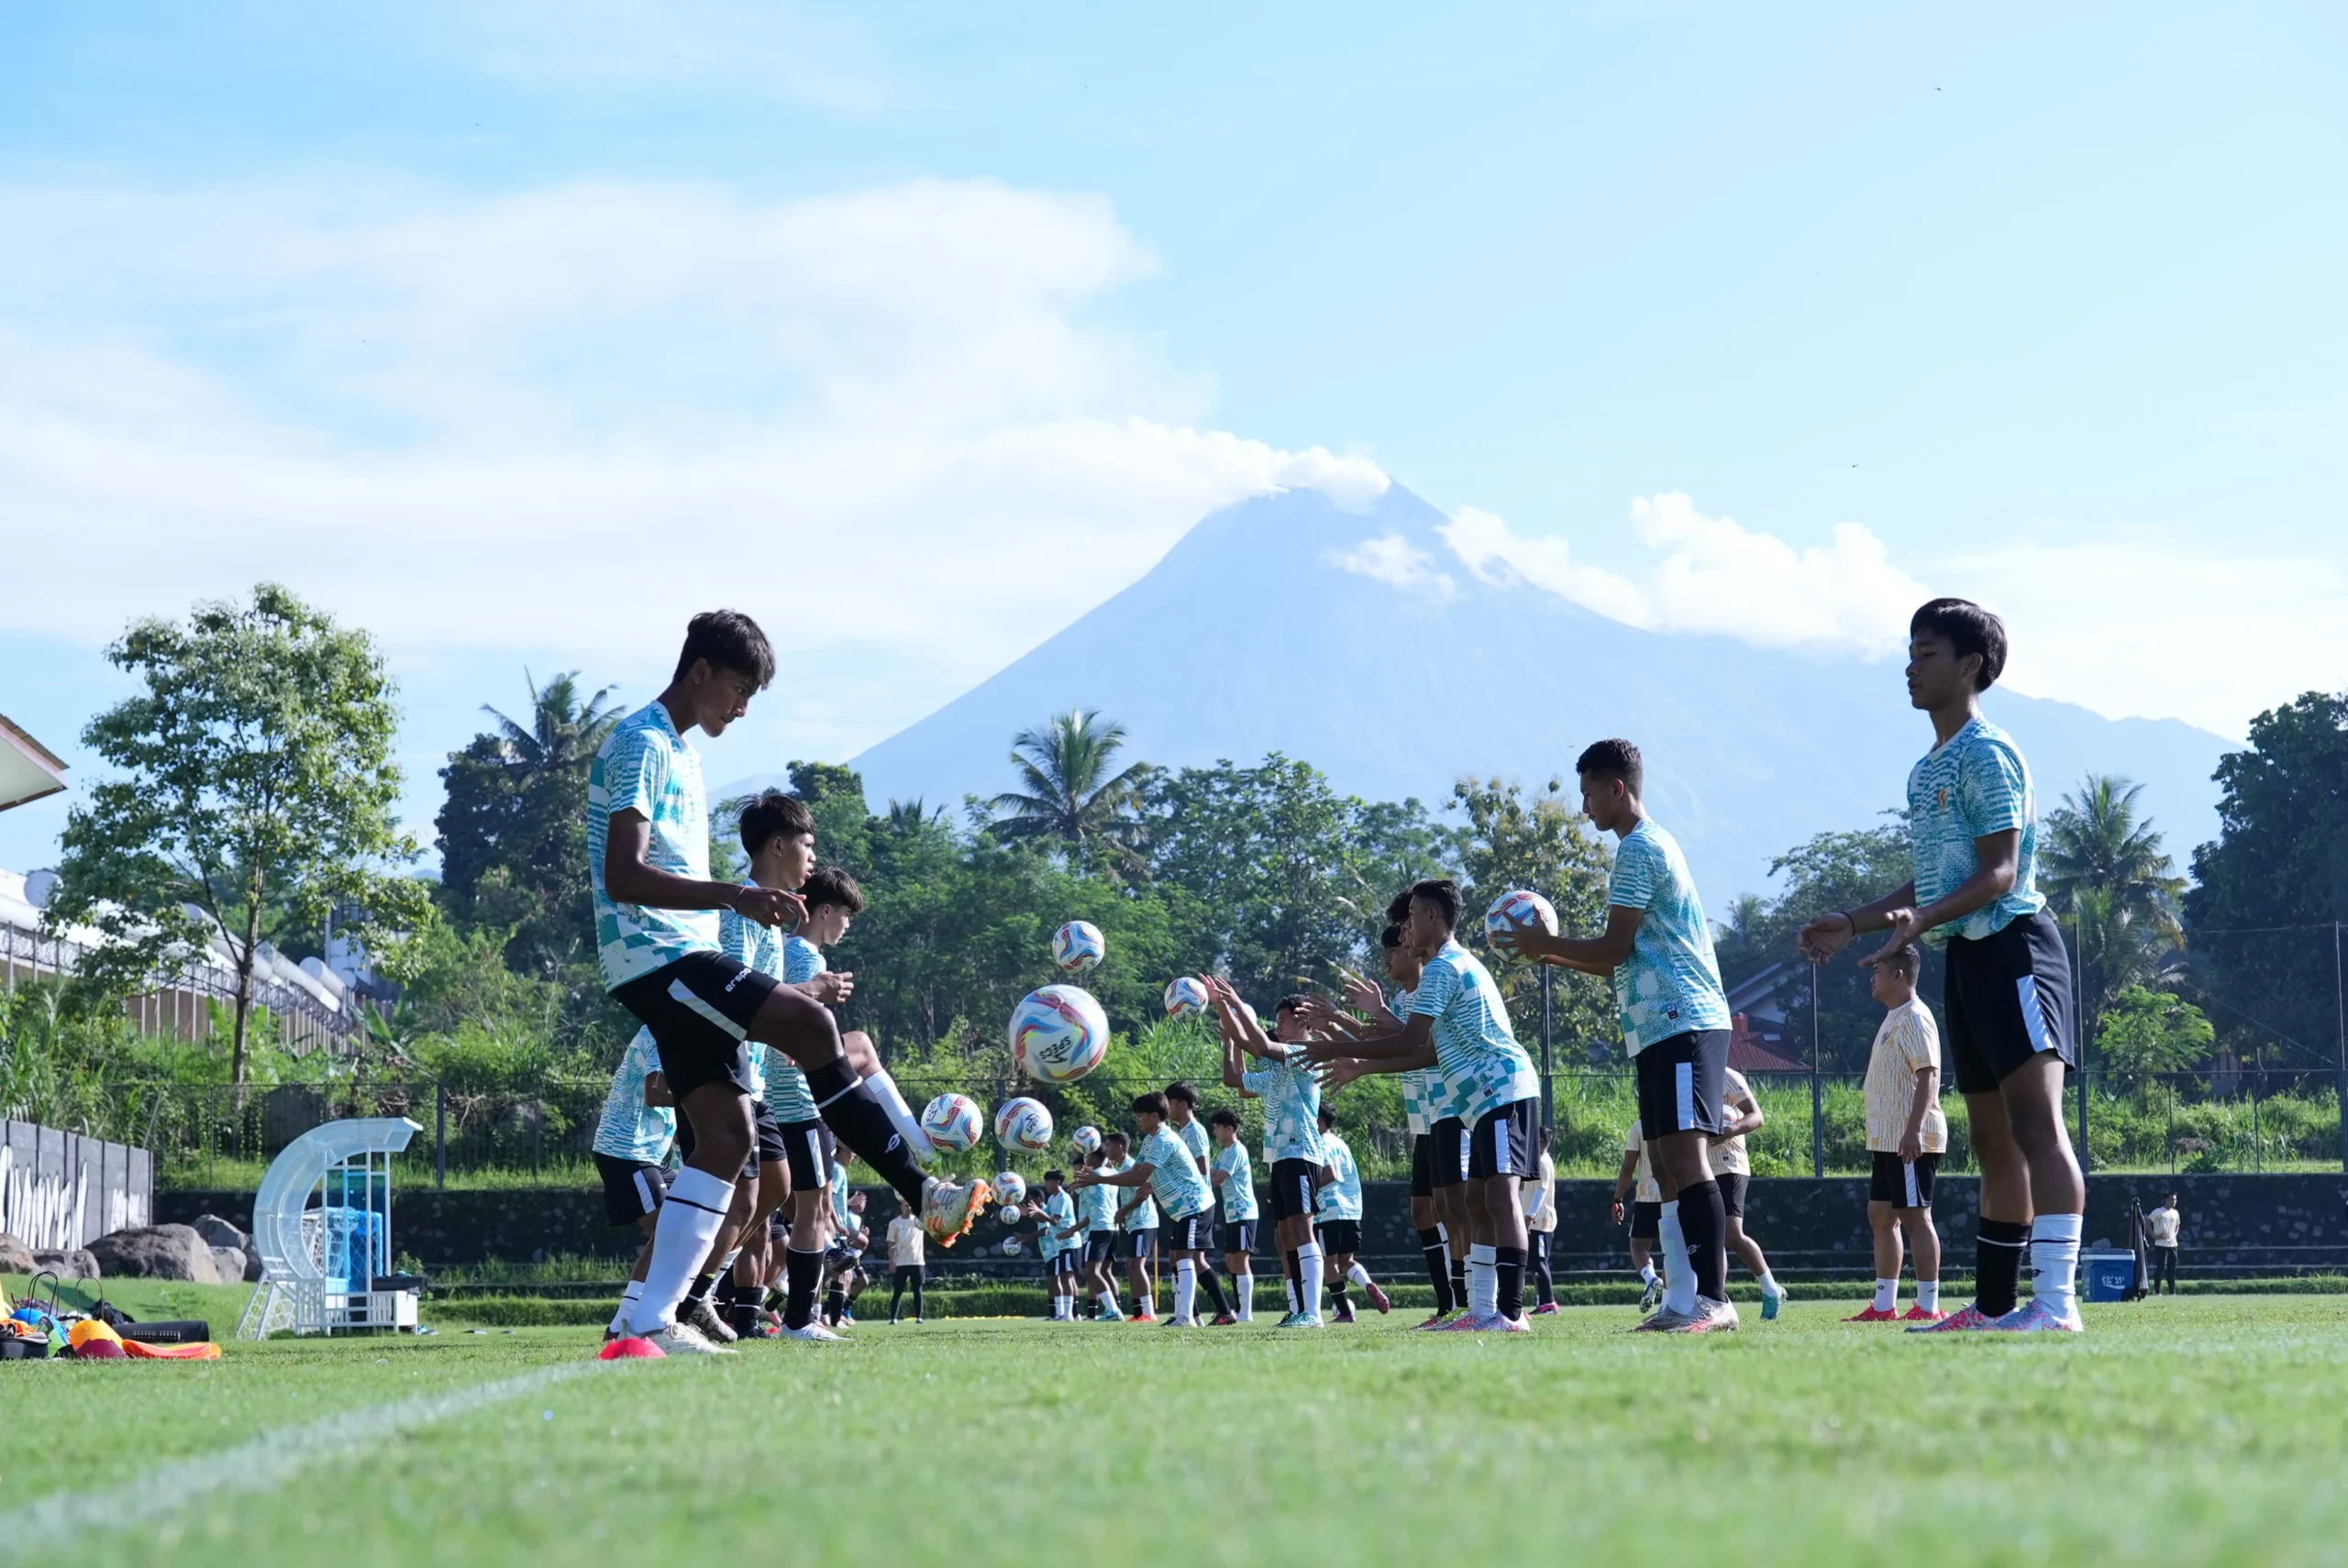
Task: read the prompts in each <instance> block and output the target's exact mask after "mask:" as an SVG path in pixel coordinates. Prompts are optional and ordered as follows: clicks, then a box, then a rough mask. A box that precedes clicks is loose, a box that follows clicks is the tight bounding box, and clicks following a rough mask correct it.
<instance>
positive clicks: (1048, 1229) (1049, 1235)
mask: <svg viewBox="0 0 2348 1568" xmlns="http://www.w3.org/2000/svg"><path fill="white" fill-rule="evenodd" d="M1027 1212H1028V1213H1029V1214H1030V1215H1031V1216H1033V1217H1034V1218H1036V1220H1041V1221H1042V1222H1043V1229H1042V1231H1040V1232H1038V1236H1037V1241H1038V1243H1039V1244H1040V1245H1042V1246H1043V1247H1044V1248H1045V1249H1046V1250H1045V1253H1044V1256H1045V1259H1046V1260H1047V1266H1048V1268H1049V1270H1050V1289H1051V1295H1052V1320H1053V1321H1055V1322H1061V1323H1072V1322H1074V1321H1075V1320H1076V1274H1077V1268H1078V1265H1079V1263H1080V1260H1081V1258H1082V1255H1083V1252H1084V1242H1083V1232H1082V1231H1081V1229H1080V1226H1079V1224H1078V1222H1077V1218H1076V1200H1075V1199H1074V1198H1070V1197H1069V1193H1068V1176H1067V1174H1066V1173H1065V1172H1061V1171H1046V1172H1045V1173H1044V1191H1043V1195H1042V1196H1041V1197H1031V1198H1029V1199H1028V1201H1027Z"/></svg>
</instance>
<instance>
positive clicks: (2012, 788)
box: [1908, 719, 2046, 941]
mask: <svg viewBox="0 0 2348 1568" xmlns="http://www.w3.org/2000/svg"><path fill="white" fill-rule="evenodd" d="M2016 828H2020V829H2021V858H2020V860H2019V861H2018V862H2017V863H2016V865H2015V868H2014V885H2013V886H2012V888H2010V889H2008V890H2007V892H2006V895H2005V897H2003V898H2001V899H1999V900H1998V901H1997V902H1995V903H1993V904H1988V905H1984V906H1983V907H1982V908H1980V909H1977V910H1976V911H1973V912H1972V913H1971V914H1969V915H1967V916H1966V917H1965V918H1964V919H1963V920H1961V921H1956V922H1952V923H1950V924H1948V925H1944V926H1941V927H1939V928H1938V929H1936V930H1934V931H1933V932H1929V933H1926V935H1927V938H1928V939H1930V938H1937V939H1939V940H1942V941H1945V940H1947V937H1948V936H1964V937H1969V938H1971V939H1973V940H1975V941H1979V940H1980V939H1981V938H1982V937H1985V936H1995V935H1996V934H1997V933H1999V932H2001V931H2003V930H2005V928H2006V927H2008V926H2010V925H2011V924H2012V923H2013V922H2015V921H2018V920H2021V918H2023V917H2024V916H2026V915H2034V914H2036V913H2037V912H2038V911H2041V910H2043V909H2044V908H2045V907H2046V899H2045V896H2044V895H2043V894H2042V893H2040V892H2039V890H2038V803H2037V801H2036V799H2035V798H2034V797H2033V795H2032V790H2031V784H2030V765H2029V764H2028V763H2026V762H2024V761H2023V760H2022V756H2021V751H2020V750H2019V749H2017V748H2016V747H2015V745H2014V743H2013V739H2012V737H2011V736H2010V735H2008V734H2006V732H2005V731H2003V730H2001V729H1999V728H1998V726H1997V725H1995V724H1993V723H1989V721H1988V720H1987V719H1975V720H1974V721H1973V722H1972V723H1968V724H1966V726H1965V727H1964V728H1963V729H1961V730H1959V731H1957V732H1956V734H1953V735H1951V736H1950V737H1949V740H1948V744H1947V745H1943V746H1936V747H1934V748H1933V751H1932V752H1931V753H1930V755H1928V756H1925V757H1924V759H1923V760H1922V761H1921V762H1919V763H1917V764H1916V766H1915V767H1913V768H1912V769H1911V770H1910V772H1909V774H1908V841H1909V844H1910V845H1911V848H1912V849H1913V851H1914V854H1915V860H1916V907H1917V908H1918V909H1922V908H1923V907H1924V906H1925V905H1926V904H1931V903H1937V902H1939V901H1940V900H1943V899H1944V898H1946V897H1948V896H1949V894H1951V893H1953V892H1955V891H1956V889H1958V887H1960V886H1961V885H1962V884H1963V883H1964V882H1965V880H1966V878H1968V877H1970V876H1972V875H1973V874H1974V873H1975V872H1976V871H1978V870H1979V869H1981V855H1980V851H1979V850H1977V849H1976V848H1975V847H1974V844H1973V841H1974V840H1975V839H1977V838H1987V837H1988V836H1989V835H1990V834H1993V833H2011V832H2012V831H2014V830H2015V829H2016ZM1943 933H1946V934H1945V935H1944V934H1943Z"/></svg>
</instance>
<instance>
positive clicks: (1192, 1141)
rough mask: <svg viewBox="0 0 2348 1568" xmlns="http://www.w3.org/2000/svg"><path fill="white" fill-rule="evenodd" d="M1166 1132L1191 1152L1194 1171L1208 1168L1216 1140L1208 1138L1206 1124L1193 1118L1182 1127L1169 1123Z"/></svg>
mask: <svg viewBox="0 0 2348 1568" xmlns="http://www.w3.org/2000/svg"><path fill="white" fill-rule="evenodd" d="M1166 1130H1167V1131H1168V1132H1171V1133H1173V1134H1174V1136H1176V1137H1177V1138H1180V1139H1181V1140H1182V1147H1184V1148H1185V1149H1188V1150H1190V1151H1191V1169H1192V1170H1195V1171H1203V1170H1205V1169H1206V1168H1207V1161H1208V1159H1209V1158H1210V1157H1211V1156H1212V1155H1213V1154H1214V1140H1213V1138H1210V1137H1208V1136H1207V1124H1206V1123H1205V1122H1203V1121H1200V1120H1199V1119H1198V1118H1197V1117H1196V1116H1192V1117H1191V1120H1190V1121H1186V1122H1184V1123H1182V1125H1181V1126H1180V1127H1177V1126H1175V1125H1174V1123H1173V1122H1172V1121H1168V1122H1167V1123H1166Z"/></svg>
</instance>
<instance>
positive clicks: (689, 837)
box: [587, 702, 717, 990]
mask: <svg viewBox="0 0 2348 1568" xmlns="http://www.w3.org/2000/svg"><path fill="white" fill-rule="evenodd" d="M626 811H634V812H641V813H642V814H643V816H644V819H645V821H646V822H647V823H650V824H651V835H650V839H649V842H648V846H647V849H646V853H645V860H646V862H647V864H648V865H650V866H652V867H654V868H655V869H657V870H661V871H666V872H668V873H669V874H670V875H671V876H674V877H689V878H692V879H694V880H695V881H707V880H708V879H709V801H708V797H707V796H706V795H705V794H704V793H703V789H702V781H701V757H700V756H699V755H698V754H696V753H695V752H694V750H693V748H692V746H690V745H686V744H685V739H684V737H683V736H682V735H681V734H678V733H677V726H676V725H675V724H674V723H671V722H670V718H669V710H668V709H666V708H664V707H662V706H661V705H660V704H659V702H650V703H647V704H646V705H645V706H644V707H641V708H639V709H637V711H636V712H633V713H630V714H629V715H628V716H627V717H626V718H625V719H622V720H621V721H620V722H619V723H617V724H616V725H615V726H614V727H613V730H612V733H611V734H610V735H609V736H607V737H605V739H604V745H603V747H602V749H601V750H599V751H597V752H596V753H595V760H594V762H593V764H592V765H590V767H588V769H587V879H588V882H589V884H590V885H591V886H592V887H593V889H594V899H595V956H596V960H597V962H598V963H599V964H600V965H601V966H602V968H603V972H604V988H605V989H607V990H610V989H616V988H618V987H620V986H623V985H626V983H627V982H628V981H630V980H633V979H635V978H637V977H639V976H642V975H648V974H650V973H652V972H653V971H654V970H655V969H661V968H666V967H667V966H669V965H670V964H673V963H675V962H676V961H677V960H678V959H680V958H682V957H683V956H684V955H686V954H688V953H706V952H709V951H712V950H714V948H715V947H716V946H717V911H715V910H656V909H648V908H646V907H644V906H643V905H641V904H623V903H618V902H615V901H614V900H613V899H612V896H611V895H610V894H609V893H607V892H605V891H604V850H605V848H606V846H607V845H609V843H610V840H611V834H612V813H613V812H626Z"/></svg>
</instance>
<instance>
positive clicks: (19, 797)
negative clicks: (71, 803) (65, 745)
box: [0, 713, 65, 812]
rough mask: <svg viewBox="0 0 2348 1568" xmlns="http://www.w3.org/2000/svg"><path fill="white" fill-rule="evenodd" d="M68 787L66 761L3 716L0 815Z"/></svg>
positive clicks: (0, 763) (0, 733)
mask: <svg viewBox="0 0 2348 1568" xmlns="http://www.w3.org/2000/svg"><path fill="white" fill-rule="evenodd" d="M64 788H65V763H64V760H63V759H62V758H61V757H59V756H57V755H56V754H55V753H53V752H51V751H50V749H49V747H47V746H45V745H41V744H40V742H39V741H37V740H35V739H33V737H32V736H30V735H28V734H26V733H25V732H24V731H22V730H20V729H18V728H17V726H16V725H14V724H12V723H9V722H8V716H7V715H6V713H0V812H5V811H6V810H7V809H8V808H9V807H11V806H21V805H23V804H24V803H25V802H26V801H38V800H39V799H40V798H41V797H42V796H44V795H54V794H56V793H57V792H58V791H59V790H62V789H64Z"/></svg>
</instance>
